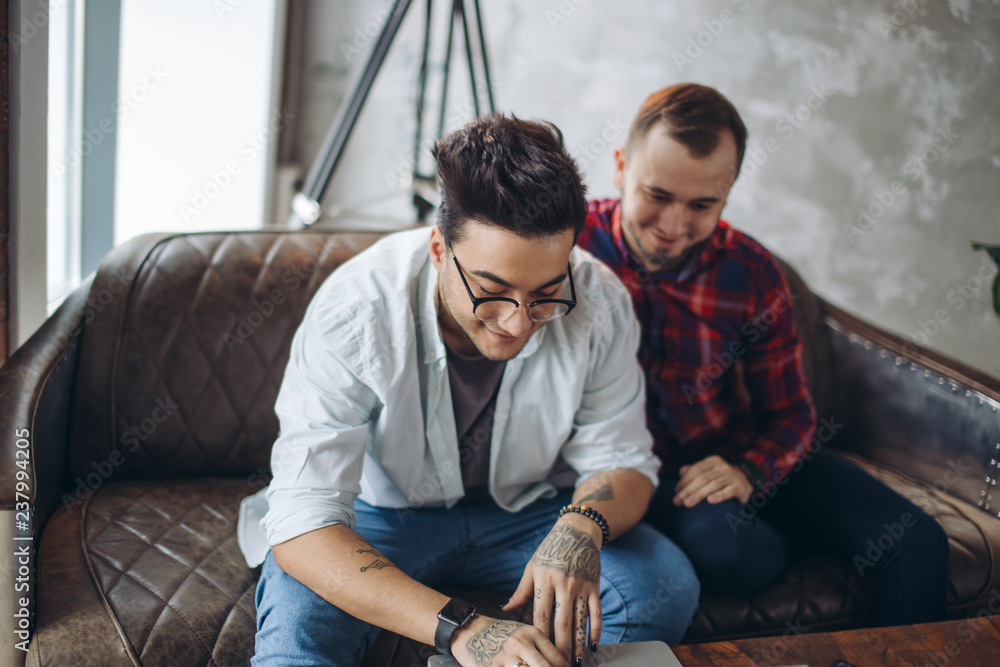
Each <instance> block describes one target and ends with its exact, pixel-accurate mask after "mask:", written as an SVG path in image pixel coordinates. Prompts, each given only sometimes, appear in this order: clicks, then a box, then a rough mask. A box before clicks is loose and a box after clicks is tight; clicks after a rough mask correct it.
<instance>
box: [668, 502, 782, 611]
mask: <svg viewBox="0 0 1000 667" xmlns="http://www.w3.org/2000/svg"><path fill="white" fill-rule="evenodd" d="M702 505H706V506H705V507H702ZM739 512H740V505H739V503H738V502H736V501H735V500H731V501H727V502H723V503H719V504H718V505H714V506H713V505H708V504H707V503H705V502H702V503H699V505H696V506H695V507H692V508H680V509H679V510H678V512H677V513H676V514H675V516H674V518H673V521H672V526H671V528H672V533H673V536H674V539H675V541H676V542H677V544H678V546H680V548H681V549H683V550H684V553H686V554H687V556H688V558H690V559H691V563H692V564H693V565H694V568H695V570H696V571H697V572H698V576H699V577H700V578H701V582H702V587H703V589H704V590H705V591H706V592H710V593H719V594H723V595H738V594H743V593H748V592H750V591H753V590H756V589H758V588H761V587H762V586H765V585H767V584H768V583H770V582H772V581H773V580H774V579H776V578H777V577H778V576H779V575H780V574H781V572H782V571H783V570H784V569H785V567H787V566H788V563H789V560H790V556H789V545H788V542H787V540H786V539H785V538H784V537H783V536H782V535H781V533H779V532H778V531H777V530H776V529H775V528H774V527H772V526H771V525H770V524H769V523H767V522H766V521H764V520H762V519H760V518H752V519H750V520H741V521H740V522H730V521H729V520H728V518H727V517H729V516H730V515H734V516H740V514H739Z"/></svg>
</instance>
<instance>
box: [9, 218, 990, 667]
mask: <svg viewBox="0 0 1000 667" xmlns="http://www.w3.org/2000/svg"><path fill="white" fill-rule="evenodd" d="M377 238H378V235H377V234H371V233H367V234H358V233H354V234H348V233H338V232H329V231H309V232H278V231H256V232H233V233H209V234H204V233H202V234H171V235H166V234H163V235H146V236H143V237H140V238H137V239H135V240H133V241H131V242H129V243H126V244H124V245H123V246H121V247H119V248H117V249H115V250H114V251H113V252H112V253H111V254H110V255H109V256H108V257H107V258H106V260H105V262H104V263H103V265H102V266H101V268H100V270H99V271H98V272H97V274H96V276H94V277H93V278H92V279H91V280H90V281H89V282H88V284H86V285H84V286H82V287H81V288H80V289H78V290H77V291H76V292H74V293H73V294H72V295H71V296H70V297H69V298H68V299H67V300H66V302H65V303H64V304H63V305H62V306H61V307H60V308H59V310H58V311H57V312H56V313H55V314H54V315H53V316H52V317H51V318H50V319H49V320H48V321H47V322H46V323H45V325H44V326H43V327H42V328H41V330H40V331H39V332H38V333H37V334H35V335H34V336H33V337H32V338H31V339H30V340H29V341H28V342H27V343H26V344H25V345H24V346H23V347H21V348H20V349H18V350H17V351H16V352H15V353H14V355H12V357H11V358H10V359H9V360H8V362H7V363H6V364H5V365H4V366H3V367H2V368H0V422H2V425H0V450H2V460H3V461H4V464H3V466H2V468H0V479H2V483H0V503H2V507H0V510H4V511H6V512H7V514H5V516H9V515H11V514H13V510H15V509H17V508H18V506H17V505H16V503H17V502H19V501H23V500H24V498H23V497H16V496H15V493H16V491H15V489H18V487H17V486H16V484H17V482H18V481H23V482H25V485H24V486H22V487H20V489H19V490H21V491H23V492H24V493H26V495H27V496H28V497H29V498H30V521H29V522H28V523H29V524H30V525H28V526H27V527H22V528H21V529H19V530H17V531H15V532H16V533H17V535H19V536H20V537H23V538H29V537H30V538H32V540H31V541H29V540H27V539H25V540H22V541H20V542H18V543H17V544H28V545H30V549H29V551H30V553H31V557H32V560H33V572H34V578H33V579H32V580H31V582H30V592H29V593H28V594H27V595H28V598H27V602H28V609H29V612H30V614H31V619H32V630H31V633H32V634H31V640H30V647H29V652H28V655H27V662H28V664H31V665H57V666H59V667H62V666H64V665H101V666H104V667H107V666H112V665H133V664H135V665H138V664H144V665H206V664H209V665H243V664H247V663H248V661H249V659H250V656H251V655H252V652H253V640H254V630H255V608H254V588H255V584H256V581H257V577H258V574H259V571H258V570H253V569H250V568H248V567H247V566H246V564H245V562H244V560H243V558H242V556H241V553H240V550H239V547H238V545H237V540H236V531H235V524H236V517H237V508H238V506H239V502H240V499H242V498H243V497H244V496H246V495H248V494H250V493H252V492H254V491H256V490H258V489H259V488H261V487H262V486H264V485H265V484H266V483H267V480H268V461H269V452H270V449H271V444H272V442H273V440H274V438H275V435H276V433H277V429H278V422H277V420H276V417H275V415H274V411H273V407H272V406H273V404H274V399H275V395H276V392H277V390H278V386H279V383H280V381H281V377H282V372H283V369H284V366H285V362H286V360H287V356H288V349H289V344H290V341H291V337H292V334H293V332H294V330H295V328H296V325H297V323H298V322H299V320H300V318H301V317H302V315H303V312H304V310H305V307H306V305H307V303H308V301H309V299H310V297H311V296H312V294H313V293H314V292H315V290H316V288H317V287H318V286H319V284H320V283H321V282H322V281H323V279H324V278H325V277H326V276H327V275H328V274H329V273H330V272H331V271H333V270H334V269H335V268H336V267H337V266H338V265H339V264H340V263H341V262H343V261H344V260H345V259H347V258H348V257H350V256H351V255H353V254H354V253H356V252H358V251H359V250H361V249H363V248H365V247H367V246H368V245H370V244H371V243H372V242H374V241H375V240H376V239H377ZM786 275H787V276H788V278H789V281H790V283H791V285H792V289H793V292H794V294H795V295H796V296H797V297H798V298H797V300H796V302H795V306H794V309H795V316H796V320H797V322H798V326H799V331H800V333H801V335H802V338H803V340H804V343H805V354H804V360H805V367H806V371H807V374H808V376H809V380H810V384H811V387H812V391H813V395H814V398H815V401H816V405H817V410H818V414H819V416H820V417H821V418H822V419H826V420H828V422H831V423H833V424H835V425H837V426H836V428H835V429H834V430H836V431H837V433H836V436H835V437H834V439H833V440H832V441H830V442H829V443H827V444H826V445H824V446H829V447H834V448H837V449H838V450H840V451H843V452H844V453H845V455H847V456H850V457H851V458H852V459H853V460H855V461H857V462H858V464H859V465H861V466H863V467H864V468H865V469H867V470H869V471H871V473H872V474H874V475H876V476H877V477H879V478H881V479H883V480H885V481H886V482H887V483H888V484H889V485H890V486H892V487H893V488H895V489H897V490H899V491H900V492H902V493H903V494H904V495H906V496H908V497H910V498H911V499H913V500H914V501H916V502H917V503H918V504H919V505H921V506H922V507H924V508H926V509H927V510H928V511H929V512H930V513H931V514H933V515H934V516H935V517H936V518H937V519H938V521H939V522H940V523H941V525H942V526H943V527H944V528H945V530H946V531H947V533H948V536H949V539H950V545H951V552H950V553H951V587H950V590H949V615H950V616H951V617H952V618H959V617H965V616H969V615H974V614H976V613H978V612H979V611H980V610H987V612H992V611H996V610H997V609H1000V593H998V590H1000V556H998V553H1000V520H998V518H997V513H998V510H1000V496H998V495H997V492H996V491H995V489H994V487H993V484H994V482H993V478H995V477H996V476H997V474H996V467H997V463H996V459H997V458H998V448H1000V444H998V443H1000V435H998V434H1000V412H998V406H1000V381H998V380H997V379H996V378H993V377H990V376H987V375H984V374H982V373H980V372H977V371H975V370H973V369H971V368H968V367H966V366H963V365H962V364H959V363H957V362H955V361H953V360H950V359H947V358H945V357H943V356H941V355H938V354H935V353H933V352H930V351H927V350H923V349H919V348H914V347H912V346H909V345H907V344H905V343H904V341H903V340H902V339H900V338H898V337H896V336H894V335H891V334H889V333H886V332H884V331H881V330H879V329H877V328H875V327H872V326H870V325H868V324H866V323H864V322H862V321H860V320H858V319H856V318H855V317H853V316H851V315H849V314H847V313H845V312H844V311H842V310H840V309H838V308H835V307H833V306H831V305H830V304H828V303H826V302H824V301H823V300H822V299H820V298H818V297H816V296H815V295H813V294H811V293H810V292H809V290H808V289H807V288H806V286H805V285H804V284H803V283H802V281H801V280H800V279H799V278H798V277H797V276H796V275H795V273H794V272H793V271H791V270H786ZM21 429H27V431H28V433H27V437H23V438H22V437H21V436H23V435H25V434H24V432H23V431H22V430H21ZM18 438H21V439H20V440H18ZM19 449H20V450H26V451H27V452H28V454H29V457H30V458H29V459H28V460H29V461H30V463H29V464H27V466H26V467H24V468H23V469H25V470H27V472H28V473H29V474H28V475H26V476H25V475H22V476H21V477H22V478H26V479H21V480H18V479H17V472H18V471H19V470H21V469H22V468H21V467H17V466H12V465H10V464H9V463H8V462H13V461H15V460H17V459H16V457H17V456H18V455H17V454H16V452H17V451H18V450H19ZM20 456H21V457H22V459H23V458H24V455H23V454H22V455H20ZM849 492H850V490H849V489H845V493H849ZM21 509H23V506H21ZM17 535H15V537H16V536H17ZM5 550H6V548H5ZM462 594H463V595H467V596H469V597H470V598H471V599H472V600H473V601H474V602H476V603H477V604H478V605H479V606H480V607H481V608H482V609H484V610H490V612H491V613H494V614H498V615H499V614H500V612H499V611H498V610H497V609H496V605H497V603H499V602H502V601H503V600H504V599H505V598H506V595H505V593H504V592H484V591H467V592H462ZM991 601H992V603H993V605H994V606H995V607H997V609H994V608H993V607H991V606H990V604H991ZM871 602H872V577H871V576H859V575H858V574H857V570H856V569H855V568H854V567H853V566H852V564H850V563H844V562H839V561H837V560H834V559H832V558H829V557H826V556H822V555H812V556H808V557H806V558H805V559H804V560H802V561H800V562H798V563H796V564H795V565H794V566H792V567H791V568H790V569H789V570H788V571H787V572H785V573H784V575H783V576H782V577H781V578H780V580H779V581H777V582H776V583H774V584H773V585H771V586H768V587H767V588H766V589H764V590H761V591H759V592H757V593H755V594H753V595H748V596H739V597H704V598H703V599H702V601H701V608H700V611H699V612H698V614H697V616H696V618H695V620H694V623H693V625H692V626H691V628H690V630H689V631H688V633H687V635H686V637H685V641H690V642H700V641H706V640H713V639H723V638H737V637H748V636H754V635H768V634H782V633H788V632H789V629H790V628H795V631H796V632H799V631H812V632H815V631H826V630H833V629H840V628H850V627H858V626H863V625H864V624H865V623H866V620H867V618H868V617H869V614H870V610H871ZM0 622H3V623H8V622H9V621H0ZM10 636H11V635H9V634H8V637H10ZM14 641H19V639H18V638H17V637H14ZM432 653H433V650H432V649H430V648H429V647H425V646H422V645H419V644H416V643H414V642H411V641H409V640H403V639H400V638H399V637H397V636H395V635H391V634H390V633H382V634H381V635H380V636H379V639H378V641H377V644H376V645H375V647H374V648H373V649H372V650H371V651H370V653H369V655H368V656H367V658H366V665H393V666H397V665H398V666H405V667H410V666H412V667H417V666H421V665H424V664H426V659H427V657H429V656H430V655H432Z"/></svg>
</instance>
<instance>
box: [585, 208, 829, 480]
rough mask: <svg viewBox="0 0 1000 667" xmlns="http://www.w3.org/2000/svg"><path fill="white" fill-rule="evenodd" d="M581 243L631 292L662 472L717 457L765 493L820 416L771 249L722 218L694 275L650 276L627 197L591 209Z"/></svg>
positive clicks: (689, 267)
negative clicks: (629, 233) (628, 220)
mask: <svg viewBox="0 0 1000 667" xmlns="http://www.w3.org/2000/svg"><path fill="white" fill-rule="evenodd" d="M577 243H578V244H579V245H580V246H581V247H583V248H586V249H587V250H589V251H590V252H591V253H593V254H594V255H595V256H597V257H598V258H600V259H601V260H603V261H604V262H606V263H607V264H608V265H609V266H610V267H611V268H612V269H613V270H614V271H615V273H616V274H618V277H619V278H621V280H622V282H623V283H625V285H626V287H628V289H629V291H630V292H631V294H632V301H633V304H634V306H635V312H636V315H637V316H638V318H639V322H640V323H641V325H642V340H641V343H640V346H639V355H638V356H639V361H640V363H641V364H642V367H643V368H644V369H645V373H646V422H647V425H648V426H649V430H650V431H651V432H652V434H653V438H654V439H655V442H656V453H657V455H658V456H659V457H660V458H661V459H662V460H663V463H664V467H663V472H672V471H676V469H677V468H679V467H680V466H681V465H684V464H687V463H694V462H695V461H699V460H701V459H703V458H705V457H706V456H709V455H711V454H718V455H720V456H722V457H723V458H724V459H725V460H727V461H729V462H730V463H733V464H737V465H740V466H741V467H742V468H743V469H744V471H745V472H747V474H748V475H750V476H751V478H752V481H754V482H756V483H757V484H758V486H759V485H760V484H761V483H762V482H764V481H766V480H775V478H774V475H775V472H776V471H778V470H782V471H783V472H784V473H787V472H788V471H789V469H790V468H791V467H793V466H794V465H795V464H796V463H797V462H798V461H799V460H800V458H801V457H802V455H803V454H805V453H807V452H809V451H810V450H811V444H810V441H811V438H812V435H813V432H814V430H815V428H816V414H815V410H814V408H813V403H812V399H811V398H810V396H809V389H808V386H807V384H806V381H805V376H804V374H803V372H802V363H801V356H802V346H801V343H800V342H799V338H798V335H797V334H796V332H795V322H794V320H793V318H792V313H791V304H792V300H791V295H790V292H789V290H788V284H787V283H786V282H785V278H784V276H782V275H781V271H780V270H779V269H778V266H777V265H776V264H775V262H774V259H773V258H772V256H771V254H770V253H769V252H768V251H767V250H766V249H765V248H764V247H763V246H761V245H760V244H759V243H757V241H755V240H754V239H752V238H751V237H749V236H747V235H746V234H744V233H742V232H740V231H737V230H736V229H733V228H732V227H730V226H729V225H728V224H727V223H726V222H725V221H720V222H719V225H718V227H717V228H716V230H715V231H714V232H712V235H711V236H709V237H708V239H706V240H705V241H704V243H703V244H702V245H701V246H700V248H698V249H697V250H696V251H695V255H694V256H693V257H692V259H691V260H690V261H688V262H687V263H686V264H685V266H683V267H681V268H680V269H678V270H676V271H659V272H655V273H652V274H650V273H649V271H647V270H646V269H644V268H643V266H642V264H641V263H640V262H638V261H637V260H636V259H635V257H633V255H632V253H631V251H630V250H629V249H628V246H627V245H626V243H625V240H624V239H623V238H622V231H621V209H620V206H619V200H617V199H604V200H595V201H591V202H590V205H589V210H588V216H587V227H586V229H585V230H584V231H583V232H582V233H581V234H580V237H579V240H578V241H577ZM779 479H780V478H779ZM775 481H777V480H775Z"/></svg>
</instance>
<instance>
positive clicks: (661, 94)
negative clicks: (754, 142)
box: [625, 83, 747, 174]
mask: <svg viewBox="0 0 1000 667" xmlns="http://www.w3.org/2000/svg"><path fill="white" fill-rule="evenodd" d="M657 123H663V126H664V127H665V128H666V130H667V135H668V136H670V137H671V138H672V139H675V140H676V141H678V142H680V143H681V144H683V145H684V146H685V147H686V148H687V149H688V151H690V152H691V155H693V156H694V157H698V158H702V157H705V156H707V155H710V154H711V153H712V151H714V150H715V148H716V146H718V145H719V133H720V132H722V131H723V130H727V129H728V130H730V131H731V132H732V133H733V138H734V139H735V140H736V173H737V174H739V173H740V166H741V165H742V164H743V153H744V152H745V150H746V145H747V128H746V125H744V124H743V120H742V119H741V118H740V114H739V112H737V111H736V107H734V106H733V104H732V102H730V101H729V100H727V99H726V98H725V96H724V95H723V94H722V93H720V92H719V91H717V90H716V89H715V88H709V87H708V86H701V85H698V84H697V83H678V84H676V85H674V86H670V87H668V88H664V89H663V90H659V91H657V92H655V93H653V94H652V95H650V96H649V97H647V98H646V101H645V102H643V103H642V106H641V107H640V108H639V113H638V114H636V117H635V120H633V121H632V127H631V128H629V132H628V140H627V141H626V143H625V151H626V153H628V152H629V151H631V150H632V147H633V145H634V143H635V142H636V141H638V140H640V139H642V138H643V137H645V136H646V135H647V134H648V133H649V131H650V129H652V127H653V126H654V125H656V124H657Z"/></svg>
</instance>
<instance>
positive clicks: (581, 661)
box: [575, 658, 583, 667]
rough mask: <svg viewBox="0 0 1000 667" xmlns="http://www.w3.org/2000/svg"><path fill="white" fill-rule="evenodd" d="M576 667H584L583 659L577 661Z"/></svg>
mask: <svg viewBox="0 0 1000 667" xmlns="http://www.w3.org/2000/svg"><path fill="white" fill-rule="evenodd" d="M575 664H576V667H583V658H577V659H576V663H575Z"/></svg>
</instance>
